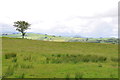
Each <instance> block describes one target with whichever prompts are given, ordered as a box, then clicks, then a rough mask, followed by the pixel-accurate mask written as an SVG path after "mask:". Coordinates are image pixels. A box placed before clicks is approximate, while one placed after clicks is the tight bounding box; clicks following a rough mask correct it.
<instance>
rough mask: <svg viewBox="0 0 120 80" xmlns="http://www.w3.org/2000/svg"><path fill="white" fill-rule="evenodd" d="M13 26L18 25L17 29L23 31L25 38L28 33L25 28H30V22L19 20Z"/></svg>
mask: <svg viewBox="0 0 120 80" xmlns="http://www.w3.org/2000/svg"><path fill="white" fill-rule="evenodd" d="M13 26H15V27H17V28H16V30H17V31H19V32H21V33H22V38H24V36H25V34H26V32H25V30H27V29H29V26H30V24H29V23H28V22H25V21H17V22H14V25H13Z"/></svg>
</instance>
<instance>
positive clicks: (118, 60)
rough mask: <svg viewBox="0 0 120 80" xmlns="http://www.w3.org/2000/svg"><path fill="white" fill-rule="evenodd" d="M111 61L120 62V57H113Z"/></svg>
mask: <svg viewBox="0 0 120 80" xmlns="http://www.w3.org/2000/svg"><path fill="white" fill-rule="evenodd" d="M111 61H113V62H120V59H119V58H111Z"/></svg>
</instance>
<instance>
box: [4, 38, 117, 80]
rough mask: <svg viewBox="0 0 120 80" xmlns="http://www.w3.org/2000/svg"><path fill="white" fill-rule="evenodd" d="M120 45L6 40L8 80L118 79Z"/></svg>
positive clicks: (5, 69)
mask: <svg viewBox="0 0 120 80" xmlns="http://www.w3.org/2000/svg"><path fill="white" fill-rule="evenodd" d="M118 61H119V59H118V45H117V44H105V43H82V42H54V41H41V40H28V39H18V38H2V63H3V65H2V68H3V69H2V70H3V72H2V76H3V77H5V78H118Z"/></svg>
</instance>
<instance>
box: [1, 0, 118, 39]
mask: <svg viewBox="0 0 120 80" xmlns="http://www.w3.org/2000/svg"><path fill="white" fill-rule="evenodd" d="M118 2H119V0H0V29H1V30H2V32H3V33H5V32H17V31H16V30H15V28H14V26H13V23H14V22H15V21H27V22H28V23H30V24H31V29H29V30H27V32H34V33H43V34H49V35H61V36H82V37H118Z"/></svg>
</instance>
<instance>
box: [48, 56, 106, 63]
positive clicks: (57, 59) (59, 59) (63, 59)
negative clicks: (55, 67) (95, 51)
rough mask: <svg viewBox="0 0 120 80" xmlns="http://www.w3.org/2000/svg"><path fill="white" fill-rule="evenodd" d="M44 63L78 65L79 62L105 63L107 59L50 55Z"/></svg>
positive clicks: (102, 57)
mask: <svg viewBox="0 0 120 80" xmlns="http://www.w3.org/2000/svg"><path fill="white" fill-rule="evenodd" d="M46 57H47V58H46V63H56V64H57V63H75V64H76V63H79V62H105V61H106V60H107V57H104V56H97V55H80V54H79V55H74V54H72V55H69V54H66V55H63V54H56V55H55V54H52V55H51V56H49V57H48V56H46Z"/></svg>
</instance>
